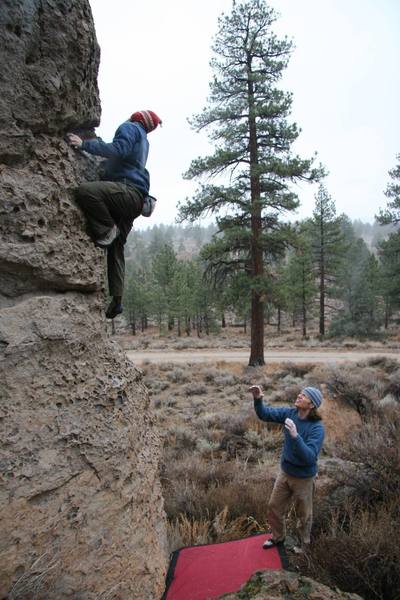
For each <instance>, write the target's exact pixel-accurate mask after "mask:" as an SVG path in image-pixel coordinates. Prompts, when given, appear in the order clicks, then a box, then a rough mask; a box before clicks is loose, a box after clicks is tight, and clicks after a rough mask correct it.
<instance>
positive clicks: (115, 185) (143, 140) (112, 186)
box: [67, 110, 161, 319]
mask: <svg viewBox="0 0 400 600" xmlns="http://www.w3.org/2000/svg"><path fill="white" fill-rule="evenodd" d="M158 125H161V119H160V118H159V117H158V116H157V115H156V114H155V113H154V112H153V111H151V110H142V111H138V112H135V113H133V115H132V116H131V117H130V119H129V120H128V121H125V122H124V123H122V125H120V126H119V127H118V129H117V131H116V132H115V135H114V139H113V141H112V142H111V143H110V144H107V143H105V142H103V141H102V140H101V139H100V138H97V139H93V140H82V139H81V138H80V137H79V136H78V135H76V134H74V133H69V134H68V136H67V138H68V142H69V144H70V145H71V146H72V147H74V148H79V149H80V150H84V151H85V152H89V153H90V154H94V155H96V156H102V157H104V158H107V159H108V160H107V161H105V165H104V166H105V168H104V175H103V176H102V181H94V182H88V183H83V184H82V185H80V186H79V187H78V189H77V190H76V201H77V203H78V204H79V206H80V207H81V209H82V211H83V213H84V214H85V217H86V220H87V223H88V230H89V233H90V235H91V237H92V239H93V241H94V242H95V244H96V245H97V246H99V247H100V248H106V249H107V275H108V287H109V292H110V295H111V296H112V300H111V302H110V304H109V306H108V308H107V310H106V317H107V318H108V319H113V318H114V317H116V316H117V315H119V314H120V313H122V310H123V308H122V294H123V289H124V277H125V258H124V245H125V242H126V240H127V237H128V234H129V232H130V230H131V228H132V224H133V221H134V219H136V218H137V217H138V216H139V215H140V214H142V210H143V203H144V202H147V199H148V198H149V196H148V194H149V188H150V178H149V173H148V171H147V169H146V168H145V167H146V161H147V156H148V153H149V142H148V140H147V134H148V133H150V132H151V131H153V130H154V129H156V127H157V126H158Z"/></svg>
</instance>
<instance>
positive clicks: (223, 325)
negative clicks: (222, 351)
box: [221, 313, 226, 329]
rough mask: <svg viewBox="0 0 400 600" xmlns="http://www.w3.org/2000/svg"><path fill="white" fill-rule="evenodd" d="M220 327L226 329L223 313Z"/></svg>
mask: <svg viewBox="0 0 400 600" xmlns="http://www.w3.org/2000/svg"><path fill="white" fill-rule="evenodd" d="M221 327H222V329H225V327H226V321H225V313H222V317H221Z"/></svg>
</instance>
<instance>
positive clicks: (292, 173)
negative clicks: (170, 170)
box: [180, 0, 321, 365]
mask: <svg viewBox="0 0 400 600" xmlns="http://www.w3.org/2000/svg"><path fill="white" fill-rule="evenodd" d="M275 19H276V16H275V13H274V11H273V10H272V9H271V8H270V7H269V6H268V5H267V4H266V3H265V2H263V1H262V0H248V1H243V2H233V5H232V11H231V14H230V15H222V17H221V18H220V19H219V31H218V33H217V36H216V38H215V43H214V46H213V51H214V59H213V60H212V61H211V66H212V69H213V72H214V77H213V80H212V81H211V83H210V97H209V104H208V106H207V107H206V108H205V109H204V110H203V112H202V113H201V114H199V115H197V116H195V117H194V119H193V123H192V124H193V126H194V127H195V129H197V130H201V129H203V128H208V130H209V132H210V139H211V140H212V142H213V143H214V145H215V152H214V154H212V155H211V156H208V157H205V158H198V159H196V160H194V161H193V162H192V164H191V166H190V169H189V171H188V173H187V177H188V178H195V177H200V176H202V175H209V176H210V177H211V178H215V177H217V178H218V176H219V175H221V174H226V175H229V179H227V181H228V183H220V181H221V180H220V179H219V178H218V179H217V182H216V184H215V185H211V184H210V183H208V184H204V185H202V186H201V187H200V189H199V190H198V191H197V194H196V195H195V197H194V198H193V199H192V200H188V201H187V202H186V203H185V204H184V205H181V206H180V215H181V218H182V220H183V219H189V220H191V221H195V220H196V219H198V218H200V217H201V216H203V215H204V214H207V213H213V214H214V215H215V216H216V218H217V225H218V228H219V234H218V235H217V240H216V242H215V244H214V245H213V246H212V250H213V261H214V265H215V266H216V268H217V269H218V270H219V272H220V273H223V272H228V271H231V272H232V271H243V270H244V271H246V272H247V273H248V274H249V275H250V280H251V354H250V360H249V364H250V365H260V364H264V303H265V294H266V289H265V285H264V284H265V279H264V263H265V260H264V259H265V257H266V256H267V255H268V254H272V255H273V254H275V253H278V252H280V251H282V247H283V245H284V244H285V242H286V240H287V236H288V231H287V227H286V226H285V225H283V224H282V223H281V222H280V216H281V214H282V213H285V212H288V211H289V212H290V211H293V210H295V209H296V208H297V206H298V204H299V201H298V198H297V196H296V194H295V193H294V192H293V191H292V190H291V189H290V188H289V185H290V184H291V183H292V182H294V181H298V180H307V181H312V180H315V179H317V178H318V177H319V176H320V175H321V170H320V169H312V162H313V159H307V160H304V159H301V158H300V157H299V156H295V155H293V154H292V153H291V145H292V144H293V142H294V141H295V140H296V139H297V137H298V135H299V130H298V128H297V126H296V125H295V124H290V123H288V121H287V117H288V116H289V114H290V109H291V104H292V97H291V94H289V93H286V92H284V91H282V90H281V89H279V88H278V87H277V84H278V82H279V80H280V78H281V76H282V72H283V71H284V69H285V68H286V66H287V63H288V59H289V56H290V52H291V47H292V44H291V43H290V42H289V41H288V40H287V39H283V40H279V39H278V38H277V37H276V36H275V35H274V33H273V32H272V29H271V27H272V25H273V23H274V21H275ZM224 181H225V180H224ZM210 251H211V249H210Z"/></svg>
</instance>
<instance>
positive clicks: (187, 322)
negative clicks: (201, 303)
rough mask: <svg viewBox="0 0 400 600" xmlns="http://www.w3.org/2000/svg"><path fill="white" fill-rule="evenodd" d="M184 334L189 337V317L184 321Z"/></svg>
mask: <svg viewBox="0 0 400 600" xmlns="http://www.w3.org/2000/svg"><path fill="white" fill-rule="evenodd" d="M185 332H186V335H187V336H188V337H189V336H190V334H191V331H190V317H186V319H185Z"/></svg>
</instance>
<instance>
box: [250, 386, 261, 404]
mask: <svg viewBox="0 0 400 600" xmlns="http://www.w3.org/2000/svg"><path fill="white" fill-rule="evenodd" d="M249 392H251V393H252V394H253V398H254V400H259V399H260V398H262V397H263V391H262V387H261V386H260V385H252V386H251V387H249Z"/></svg>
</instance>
